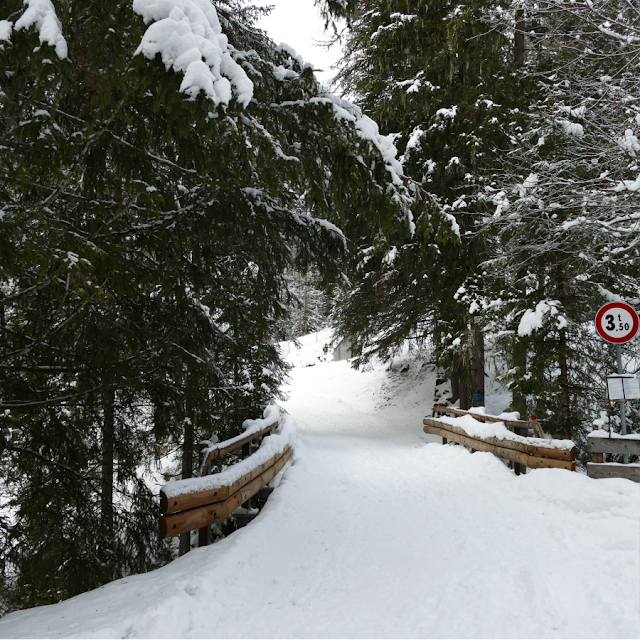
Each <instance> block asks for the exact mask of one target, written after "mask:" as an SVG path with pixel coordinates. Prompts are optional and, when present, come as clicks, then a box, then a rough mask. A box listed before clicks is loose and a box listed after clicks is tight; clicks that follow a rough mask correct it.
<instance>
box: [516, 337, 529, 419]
mask: <svg viewBox="0 0 640 640" xmlns="http://www.w3.org/2000/svg"><path fill="white" fill-rule="evenodd" d="M513 364H514V366H515V367H516V368H517V369H519V372H520V376H521V377H522V376H524V375H526V373H527V345H526V343H525V342H517V343H515V345H514V347H513ZM513 408H514V409H515V410H516V411H517V412H518V413H519V414H520V419H521V420H526V419H527V417H528V413H527V398H526V396H525V395H524V394H522V393H519V392H517V391H516V392H514V394H513Z"/></svg>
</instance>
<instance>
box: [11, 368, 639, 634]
mask: <svg viewBox="0 0 640 640" xmlns="http://www.w3.org/2000/svg"><path fill="white" fill-rule="evenodd" d="M292 377H293V384H292V392H291V398H290V400H289V401H288V402H287V403H286V408H287V410H288V411H289V413H290V414H291V415H292V416H293V417H294V418H295V420H296V422H297V424H298V429H299V433H300V442H299V443H298V444H297V446H296V454H295V458H294V462H293V464H292V465H290V466H289V467H288V468H287V469H286V470H285V473H284V478H283V480H282V482H281V484H280V486H279V487H278V489H277V490H276V491H275V492H274V493H273V494H272V497H271V498H270V500H269V502H268V504H267V506H266V507H265V509H264V510H263V511H262V513H261V514H260V516H259V517H258V518H257V519H256V520H254V521H253V522H252V523H251V524H250V525H249V526H247V527H246V528H244V529H242V530H240V531H238V532H236V533H235V534H233V535H231V536H230V537H228V538H227V539H225V540H223V541H222V542H220V543H218V544H216V545H213V546H212V547H209V548H206V549H197V550H194V551H193V552H191V553H190V554H188V555H187V556H185V557H183V558H180V559H178V560H177V561H175V562H174V563H172V564H171V565H169V566H167V567H164V568H163V569H161V570H159V571H156V572H154V573H153V574H147V575H142V576H135V577H132V578H128V579H125V580H121V581H118V582H116V583H112V584H110V585H107V586H105V587H103V588H101V589H97V590H96V591H94V592H92V593H89V594H84V595H83V596H79V597H77V598H74V599H72V600H69V601H67V602H64V603H62V604H59V605H54V606H52V607H43V608H40V609H37V610H30V611H25V612H18V613H15V614H12V615H10V616H8V617H6V618H4V619H3V620H0V637H25V636H32V637H33V636H36V637H38V636H39V637H42V636H46V637H61V636H64V637H69V636H74V635H76V636H83V637H633V638H637V637H640V487H639V486H638V485H634V484H632V483H631V482H628V481H625V480H597V481H595V480H590V479H588V478H586V477H585V476H581V475H579V474H576V473H569V472H567V471H561V470H539V471H535V472H532V473H529V474H528V475H526V476H520V477H516V476H515V475H513V474H512V472H510V471H509V470H508V469H507V468H506V467H505V466H504V465H503V464H502V463H501V462H500V461H499V460H497V459H496V458H494V457H493V456H492V455H491V454H485V453H475V454H473V455H471V454H470V453H469V452H468V451H467V450H465V449H464V448H463V447H454V446H446V447H443V446H442V445H440V444H437V443H436V441H437V442H439V439H438V438H436V437H433V436H427V435H425V434H424V433H423V432H422V430H421V418H422V416H423V415H424V413H425V411H426V409H427V407H428V406H429V404H430V401H431V399H432V398H433V386H434V383H435V380H434V376H433V374H432V373H431V372H430V371H429V370H428V369H427V368H425V369H423V370H420V371H414V370H413V369H411V370H410V371H409V372H407V373H396V374H393V375H392V376H391V378H388V377H387V373H386V372H385V371H383V370H382V369H381V368H378V369H374V370H373V371H370V372H367V373H358V372H354V371H352V370H351V369H349V368H348V365H347V364H346V363H344V362H342V363H334V364H318V365H317V366H314V367H308V368H297V369H295V370H294V371H293V376H292ZM385 405H386V406H385Z"/></svg>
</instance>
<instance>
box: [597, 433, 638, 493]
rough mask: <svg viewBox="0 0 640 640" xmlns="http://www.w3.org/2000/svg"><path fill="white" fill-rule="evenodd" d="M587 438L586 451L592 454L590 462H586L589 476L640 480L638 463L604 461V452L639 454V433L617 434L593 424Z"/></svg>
mask: <svg viewBox="0 0 640 640" xmlns="http://www.w3.org/2000/svg"><path fill="white" fill-rule="evenodd" d="M594 429H595V430H594V431H592V432H591V433H590V434H589V436H588V438H587V451H588V452H589V453H590V454H591V455H592V459H593V461H592V462H588V463H587V475H588V476H589V477H590V478H626V479H627V480H633V482H640V464H620V463H619V462H605V459H604V456H605V454H618V455H624V454H627V455H636V456H640V435H639V434H637V433H632V434H630V435H625V436H622V435H619V434H615V433H611V432H610V431H609V432H607V431H604V430H603V429H598V426H597V425H594Z"/></svg>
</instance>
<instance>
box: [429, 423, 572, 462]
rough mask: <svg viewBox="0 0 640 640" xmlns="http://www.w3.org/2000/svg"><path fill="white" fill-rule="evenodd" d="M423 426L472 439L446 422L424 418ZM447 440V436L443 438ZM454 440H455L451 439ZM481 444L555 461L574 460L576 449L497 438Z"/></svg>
mask: <svg viewBox="0 0 640 640" xmlns="http://www.w3.org/2000/svg"><path fill="white" fill-rule="evenodd" d="M422 423H423V424H425V425H430V426H434V427H439V428H441V429H442V428H443V429H445V430H448V431H451V432H453V433H457V434H459V435H461V436H464V437H468V438H472V437H473V436H470V435H469V434H468V433H467V432H466V431H465V430H464V429H461V428H460V427H456V426H454V425H452V424H447V423H446V422H440V421H439V420H435V419H433V418H425V419H424V420H423V421H422ZM445 437H446V438H448V437H449V436H445ZM452 439H453V440H455V438H452ZM482 441H483V442H486V443H489V444H492V445H494V446H496V447H501V448H504V449H514V450H515V451H522V452H523V453H526V454H528V455H530V456H540V457H542V458H554V459H556V460H568V461H572V460H575V459H576V448H575V447H573V448H571V449H552V448H549V447H540V446H538V445H534V444H526V443H524V442H516V441H515V440H507V439H504V440H500V439H499V438H492V437H487V438H482Z"/></svg>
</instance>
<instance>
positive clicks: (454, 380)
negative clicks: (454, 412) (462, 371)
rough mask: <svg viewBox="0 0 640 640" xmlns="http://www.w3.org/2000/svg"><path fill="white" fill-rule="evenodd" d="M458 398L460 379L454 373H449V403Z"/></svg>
mask: <svg viewBox="0 0 640 640" xmlns="http://www.w3.org/2000/svg"><path fill="white" fill-rule="evenodd" d="M459 398H460V379H459V378H458V376H457V375H456V374H455V373H454V374H452V375H451V404H453V403H454V402H455V401H456V400H458V399H459Z"/></svg>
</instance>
